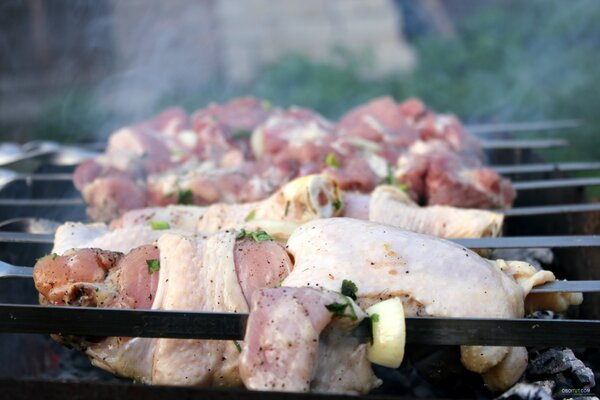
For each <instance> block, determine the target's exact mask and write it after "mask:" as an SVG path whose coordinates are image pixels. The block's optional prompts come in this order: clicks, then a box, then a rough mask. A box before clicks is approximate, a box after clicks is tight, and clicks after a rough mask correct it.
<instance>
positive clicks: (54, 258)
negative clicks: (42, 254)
mask: <svg viewBox="0 0 600 400" xmlns="http://www.w3.org/2000/svg"><path fill="white" fill-rule="evenodd" d="M56 257H58V254H56V253H52V261H54V260H56Z"/></svg>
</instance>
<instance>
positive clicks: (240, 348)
mask: <svg viewBox="0 0 600 400" xmlns="http://www.w3.org/2000/svg"><path fill="white" fill-rule="evenodd" d="M233 344H234V345H235V348H236V349H237V351H238V353H241V352H242V346H240V343H239V342H238V341H237V340H234V341H233Z"/></svg>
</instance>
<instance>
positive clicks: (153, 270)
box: [34, 231, 291, 386]
mask: <svg viewBox="0 0 600 400" xmlns="http://www.w3.org/2000/svg"><path fill="white" fill-rule="evenodd" d="M236 235H237V233H236V232H232V231H226V232H222V233H218V234H216V235H213V236H211V237H210V238H205V239H203V238H200V237H194V236H184V235H177V234H171V233H168V234H165V235H163V236H162V237H161V238H160V239H159V240H158V242H157V245H156V246H143V247H140V248H137V249H134V250H132V251H131V252H130V253H128V254H127V255H123V254H122V253H115V252H107V251H101V250H94V249H79V250H73V251H71V252H68V253H66V254H65V255H64V256H56V255H50V256H46V257H44V258H42V259H40V260H39V261H38V263H37V264H36V267H35V269H34V279H35V283H36V287H37V288H38V290H39V292H40V294H41V296H42V299H43V302H47V303H50V304H55V305H63V304H69V305H87V306H97V307H107V306H110V307H116V308H150V307H151V308H152V309H161V310H203V311H227V312H247V311H248V304H249V301H250V298H251V296H252V294H253V293H254V292H255V291H256V290H258V289H261V288H265V287H274V286H275V285H277V283H278V282H280V281H281V279H282V278H283V277H285V276H286V275H287V273H288V272H289V270H290V269H291V261H290V259H289V257H288V255H287V253H286V252H285V250H284V249H283V247H282V246H281V245H279V244H277V243H276V242H273V241H261V242H256V241H254V240H252V239H242V240H237V241H236ZM159 260H160V261H159ZM182 293H185V295H182ZM62 340H66V341H69V340H75V342H70V344H71V345H77V346H78V347H80V348H82V349H84V350H85V351H86V353H87V354H88V355H89V356H90V358H91V359H92V363H93V364H94V365H96V366H98V367H100V368H103V369H106V370H107V371H110V372H112V373H115V374H118V375H122V376H127V377H131V378H135V379H138V380H141V381H143V382H147V383H155V384H161V383H162V384H180V385H217V386H239V385H240V384H241V381H240V379H239V373H238V367H237V364H238V357H239V353H238V350H237V349H236V346H235V345H234V343H232V342H228V341H202V340H191V341H187V340H172V339H149V338H106V339H104V340H101V341H95V342H87V341H85V340H84V339H82V338H79V339H73V338H63V339H62Z"/></svg>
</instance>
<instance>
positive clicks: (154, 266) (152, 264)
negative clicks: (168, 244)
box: [146, 258, 160, 275]
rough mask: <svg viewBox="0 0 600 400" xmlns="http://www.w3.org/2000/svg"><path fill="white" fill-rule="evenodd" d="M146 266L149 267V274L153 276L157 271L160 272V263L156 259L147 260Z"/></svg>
mask: <svg viewBox="0 0 600 400" xmlns="http://www.w3.org/2000/svg"><path fill="white" fill-rule="evenodd" d="M146 264H147V265H148V273H149V274H150V275H152V274H153V273H155V272H156V271H160V261H158V260H157V259H156V258H153V259H151V260H146Z"/></svg>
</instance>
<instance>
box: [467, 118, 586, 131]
mask: <svg viewBox="0 0 600 400" xmlns="http://www.w3.org/2000/svg"><path fill="white" fill-rule="evenodd" d="M583 125H584V123H583V121H581V120H578V119H565V120H556V121H531V122H505V123H491V124H471V125H467V126H465V128H466V129H467V131H468V132H469V133H471V134H473V135H485V134H490V133H516V132H533V131H551V130H557V129H573V128H580V127H582V126H583Z"/></svg>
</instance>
